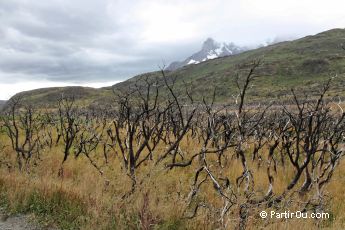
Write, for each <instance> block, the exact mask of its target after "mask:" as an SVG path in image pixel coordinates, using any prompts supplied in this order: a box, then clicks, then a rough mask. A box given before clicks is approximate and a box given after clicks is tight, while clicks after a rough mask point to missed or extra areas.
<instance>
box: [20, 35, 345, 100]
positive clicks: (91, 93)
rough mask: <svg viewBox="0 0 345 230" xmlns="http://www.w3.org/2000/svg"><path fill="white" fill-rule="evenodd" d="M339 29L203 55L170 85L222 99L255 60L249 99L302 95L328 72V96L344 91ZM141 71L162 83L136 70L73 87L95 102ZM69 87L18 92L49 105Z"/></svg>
mask: <svg viewBox="0 0 345 230" xmlns="http://www.w3.org/2000/svg"><path fill="white" fill-rule="evenodd" d="M343 43H345V29H333V30H329V31H326V32H322V33H319V34H317V35H314V36H307V37H304V38H301V39H298V40H294V41H288V42H281V43H277V44H274V45H270V46H267V47H262V48H259V49H255V50H250V51H246V52H243V53H241V54H237V55H232V56H229V57H222V58H217V59H213V60H209V61H206V62H203V63H200V64H197V65H188V66H185V67H183V68H181V69H178V70H176V71H170V72H167V73H166V74H167V76H168V78H172V77H173V78H176V83H175V90H177V91H179V93H181V94H183V93H184V92H185V86H184V85H183V84H184V82H185V83H187V85H189V87H192V89H193V93H194V95H195V97H196V98H199V99H200V98H201V96H209V95H211V94H212V92H213V89H214V88H216V89H217V95H218V102H219V103H223V102H227V101H228V100H230V99H231V98H232V95H235V94H237V90H236V87H235V84H234V82H235V76H236V75H237V74H240V75H241V74H245V72H246V70H247V69H248V63H250V62H252V61H253V60H258V59H260V60H261V61H262V65H261V66H260V68H259V69H258V70H257V74H258V76H259V77H258V78H257V80H256V81H255V83H254V85H253V87H252V89H251V91H250V92H249V95H250V98H251V99H252V100H255V101H268V100H283V99H284V98H285V97H286V95H287V94H289V93H290V89H291V88H295V89H298V90H303V91H305V92H306V93H307V94H308V96H312V95H313V94H315V93H316V92H317V89H318V88H319V86H320V85H321V84H322V83H323V82H325V81H326V80H327V79H328V78H329V77H330V76H335V75H337V77H336V78H335V80H334V83H333V88H332V91H331V93H330V95H329V96H331V95H336V94H340V95H342V96H344V95H345V92H344V90H343V88H344V86H345V78H344V73H345V50H343V49H342V47H341V44H343ZM143 76H147V77H149V78H155V77H157V78H158V79H160V81H161V82H162V76H161V73H160V72H159V71H157V72H152V73H146V74H142V75H139V76H136V77H133V78H131V79H129V80H127V81H124V82H121V83H118V84H116V85H114V86H112V87H106V88H102V89H92V88H82V87H78V91H80V92H78V95H79V96H78V97H77V98H78V99H79V100H80V101H82V102H83V103H85V104H99V103H105V102H106V101H109V100H110V97H111V95H112V88H113V89H114V90H115V91H121V90H126V89H127V88H128V87H130V86H131V85H133V83H134V82H135V81H137V80H138V79H140V78H141V77H143ZM74 89H75V87H68V88H52V89H41V90H34V91H29V92H23V93H21V94H20V95H22V96H23V97H24V98H26V99H28V100H30V101H31V102H34V103H37V104H41V105H43V104H50V103H52V102H53V101H54V100H55V99H56V98H58V97H59V95H60V94H61V93H62V92H66V91H70V92H73V93H75V92H76V91H75V90H74Z"/></svg>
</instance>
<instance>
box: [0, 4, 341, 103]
mask: <svg viewBox="0 0 345 230" xmlns="http://www.w3.org/2000/svg"><path fill="white" fill-rule="evenodd" d="M344 9H345V1H344V0H327V1H321V0H289V1H286V0H260V1H258V0H238V1H232V0H195V1H193V0H190V1H188V0H181V1H180V0H170V1H163V0H161V1H158V0H44V1H38V0H0V99H8V98H9V97H10V96H12V95H13V94H14V93H16V92H19V91H22V90H28V89H33V88H40V87H51V86H65V85H83V86H92V87H101V86H105V85H111V84H113V83H115V82H119V81H122V80H125V79H127V78H129V77H131V76H134V75H136V74H138V73H143V72H147V71H155V70H158V67H159V66H161V65H162V64H163V63H166V64H169V63H170V62H171V61H175V60H181V59H184V58H185V57H187V56H189V55H191V54H192V53H194V52H195V51H198V49H199V48H200V47H201V44H202V42H203V41H204V40H205V39H206V38H207V37H212V38H214V39H215V40H217V41H220V42H235V43H236V44H239V45H254V44H259V43H263V42H265V41H267V40H273V39H275V38H283V39H284V38H292V37H293V38H296V37H301V36H305V35H309V34H315V33H318V32H321V31H324V30H328V29H332V28H343V27H345V12H344Z"/></svg>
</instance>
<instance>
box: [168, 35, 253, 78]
mask: <svg viewBox="0 0 345 230" xmlns="http://www.w3.org/2000/svg"><path fill="white" fill-rule="evenodd" d="M246 50H248V49H247V48H245V47H240V46H237V45H235V44H234V43H228V44H227V43H218V42H216V41H215V40H213V39H212V38H208V39H207V40H206V41H205V42H204V43H203V45H202V48H201V50H200V51H199V52H197V53H195V54H193V55H192V56H190V57H188V58H187V59H185V60H184V61H181V62H179V61H177V62H172V63H171V64H170V65H169V66H168V67H167V68H166V70H170V71H171V70H176V69H179V68H181V67H183V66H186V65H191V64H199V63H201V62H204V61H207V60H211V59H215V58H218V57H225V56H230V55H234V54H238V53H241V52H243V51H246Z"/></svg>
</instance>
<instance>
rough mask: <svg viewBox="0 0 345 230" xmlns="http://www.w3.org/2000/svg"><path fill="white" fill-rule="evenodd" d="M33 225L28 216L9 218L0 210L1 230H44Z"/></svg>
mask: <svg viewBox="0 0 345 230" xmlns="http://www.w3.org/2000/svg"><path fill="white" fill-rule="evenodd" d="M43 229H47V228H40V227H38V226H36V225H35V224H33V223H31V222H30V220H29V217H28V216H27V215H15V216H7V215H6V214H4V212H3V211H2V210H1V209H0V230H43Z"/></svg>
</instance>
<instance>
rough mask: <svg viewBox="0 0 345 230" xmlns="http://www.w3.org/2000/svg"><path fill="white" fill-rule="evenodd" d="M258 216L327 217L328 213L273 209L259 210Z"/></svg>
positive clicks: (282, 217) (286, 217)
mask: <svg viewBox="0 0 345 230" xmlns="http://www.w3.org/2000/svg"><path fill="white" fill-rule="evenodd" d="M259 215H260V217H261V218H263V219H265V218H277V219H290V218H298V219H300V218H301V219H309V218H311V219H328V218H329V213H325V212H317V213H307V212H301V211H296V212H290V211H284V212H275V211H270V212H266V211H261V212H260V214H259Z"/></svg>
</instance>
